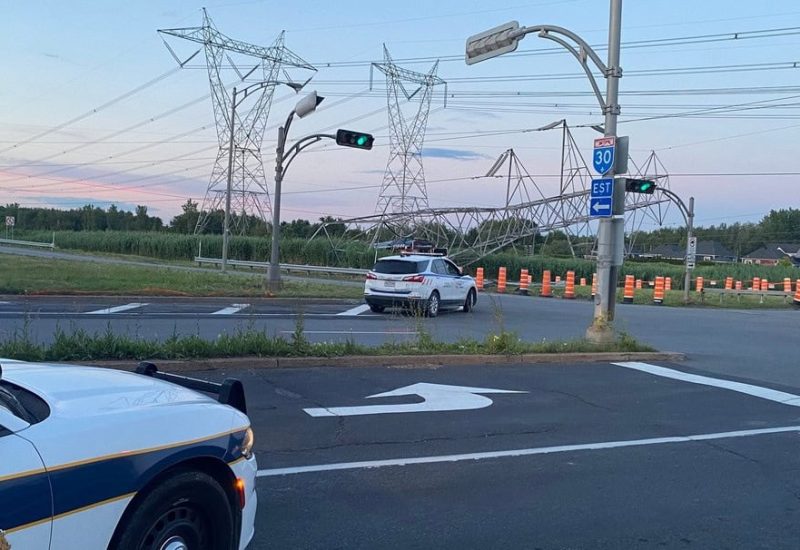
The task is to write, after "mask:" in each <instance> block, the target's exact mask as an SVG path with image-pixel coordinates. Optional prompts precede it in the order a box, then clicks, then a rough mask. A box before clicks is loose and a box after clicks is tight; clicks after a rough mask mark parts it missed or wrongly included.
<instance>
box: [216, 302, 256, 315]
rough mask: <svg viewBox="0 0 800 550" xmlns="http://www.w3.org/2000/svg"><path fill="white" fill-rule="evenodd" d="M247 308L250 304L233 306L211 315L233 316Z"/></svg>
mask: <svg viewBox="0 0 800 550" xmlns="http://www.w3.org/2000/svg"><path fill="white" fill-rule="evenodd" d="M248 307H250V304H233V305H231V306H230V307H226V308H223V309H220V310H219V311H215V312H214V313H212V314H211V315H233V314H234V313H238V312H240V311H242V310H243V309H245V308H248Z"/></svg>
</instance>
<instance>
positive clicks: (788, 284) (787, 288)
mask: <svg viewBox="0 0 800 550" xmlns="http://www.w3.org/2000/svg"><path fill="white" fill-rule="evenodd" d="M783 291H784V292H785V293H787V294H791V293H792V280H791V279H790V278H789V277H784V278H783Z"/></svg>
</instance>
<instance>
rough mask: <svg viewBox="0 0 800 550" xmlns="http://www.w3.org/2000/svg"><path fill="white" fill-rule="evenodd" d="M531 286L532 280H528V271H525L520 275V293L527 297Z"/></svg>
mask: <svg viewBox="0 0 800 550" xmlns="http://www.w3.org/2000/svg"><path fill="white" fill-rule="evenodd" d="M529 284H530V280H529V279H528V270H527V269H523V270H521V271H520V273H519V293H520V294H524V295H525V296H527V295H528V285H529Z"/></svg>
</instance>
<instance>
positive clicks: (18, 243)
mask: <svg viewBox="0 0 800 550" xmlns="http://www.w3.org/2000/svg"><path fill="white" fill-rule="evenodd" d="M0 244H13V245H16V246H35V247H38V248H49V249H50V250H53V249H54V248H55V247H56V243H54V242H52V243H40V242H35V241H18V240H17V239H0Z"/></svg>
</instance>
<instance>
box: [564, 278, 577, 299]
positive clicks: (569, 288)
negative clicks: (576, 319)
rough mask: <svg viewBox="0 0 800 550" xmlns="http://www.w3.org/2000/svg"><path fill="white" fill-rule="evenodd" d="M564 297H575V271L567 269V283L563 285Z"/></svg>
mask: <svg viewBox="0 0 800 550" xmlns="http://www.w3.org/2000/svg"><path fill="white" fill-rule="evenodd" d="M564 298H566V299H567V300H573V299H575V272H574V271H567V283H566V286H565V287H564Z"/></svg>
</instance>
